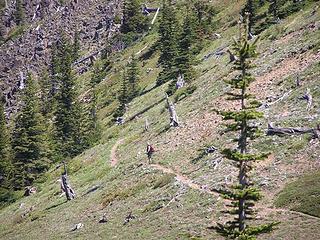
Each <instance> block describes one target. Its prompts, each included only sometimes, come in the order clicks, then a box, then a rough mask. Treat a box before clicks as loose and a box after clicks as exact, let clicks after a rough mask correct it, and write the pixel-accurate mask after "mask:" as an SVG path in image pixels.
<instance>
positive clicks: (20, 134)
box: [12, 75, 49, 189]
mask: <svg viewBox="0 0 320 240" xmlns="http://www.w3.org/2000/svg"><path fill="white" fill-rule="evenodd" d="M38 94H39V91H38V89H37V85H36V83H35V81H34V80H33V79H32V77H31V75H29V76H28V78H27V80H26V88H25V89H24V92H23V97H22V101H23V102H22V104H23V106H22V109H21V110H20V111H19V113H18V115H17V117H16V119H15V127H14V131H13V140H12V149H13V165H14V172H15V173H14V187H15V188H16V189H21V188H22V187H24V186H28V185H31V184H32V182H33V181H34V180H35V179H36V177H37V176H38V175H39V174H40V173H42V172H44V171H45V170H47V168H48V163H49V161H48V159H47V153H46V136H45V130H46V129H45V126H44V121H43V117H42V115H41V112H40V103H39V97H38V96H39V95H38Z"/></svg>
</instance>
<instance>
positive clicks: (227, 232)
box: [216, 22, 276, 240]
mask: <svg viewBox="0 0 320 240" xmlns="http://www.w3.org/2000/svg"><path fill="white" fill-rule="evenodd" d="M256 42H257V39H256V40H255V41H253V42H249V40H248V22H247V24H246V25H245V26H244V25H241V26H240V35H239V39H237V40H235V39H234V43H233V50H234V52H235V54H236V56H237V57H238V59H237V60H236V61H235V63H234V70H235V71H236V72H237V73H238V74H237V75H236V76H235V77H234V78H233V79H231V80H229V81H227V83H228V84H229V85H230V87H231V92H229V93H227V94H228V96H229V98H228V100H231V101H235V102H237V103H238V104H239V110H235V111H225V112H220V114H221V115H222V116H223V120H225V121H228V124H227V131H228V132H235V133H236V134H237V135H238V136H237V137H236V139H235V140H236V141H237V143H238V144H237V146H236V147H235V148H227V149H224V150H223V152H222V153H223V155H224V156H225V157H226V158H227V159H230V160H231V161H234V163H235V166H236V167H237V168H238V170H239V175H238V184H235V185H233V186H232V188H231V189H228V190H222V191H221V193H222V196H223V197H225V198H226V199H228V200H230V201H231V205H230V208H231V209H230V210H228V211H227V212H228V214H231V215H235V218H234V219H233V220H231V221H229V222H227V223H226V224H224V225H223V224H218V226H217V227H216V230H217V231H218V232H219V233H220V234H221V235H223V236H226V237H228V238H232V239H243V240H244V239H255V236H256V235H258V234H261V233H265V232H269V231H271V230H272V228H273V226H274V225H275V224H276V223H271V224H265V225H259V226H250V225H249V223H248V220H249V219H250V221H251V220H252V218H253V214H254V211H253V207H254V204H255V202H256V201H258V200H260V199H261V197H262V195H261V193H260V190H259V189H258V188H257V187H255V186H254V183H253V182H251V181H250V177H249V172H250V170H251V169H252V162H254V161H258V160H263V159H265V158H266V157H267V156H268V154H265V153H253V152H252V151H251V150H249V148H248V146H249V140H253V139H255V138H256V137H258V133H259V130H258V128H257V127H256V126H255V125H254V124H253V121H256V120H258V119H259V118H262V117H263V113H261V112H259V111H257V107H258V106H259V103H258V102H257V101H256V100H255V97H254V96H253V95H252V94H250V93H249V92H248V91H249V89H248V88H249V86H250V84H251V83H252V82H253V81H254V80H255V78H254V76H253V75H252V72H251V71H250V70H251V69H252V68H253V67H254V65H253V63H252V61H253V59H254V58H255V57H256V56H257V53H256ZM230 121H232V122H233V123H230ZM250 145H251V144H250Z"/></svg>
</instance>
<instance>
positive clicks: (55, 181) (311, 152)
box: [0, 0, 320, 240]
mask: <svg viewBox="0 0 320 240" xmlns="http://www.w3.org/2000/svg"><path fill="white" fill-rule="evenodd" d="M34 2H37V3H38V2H39V4H44V6H43V7H42V5H41V7H40V9H42V10H43V11H42V12H41V14H40V13H39V14H38V15H37V14H36V17H34V12H35V9H38V7H37V6H38V5H37V4H36V3H34ZM45 2H48V5H45ZM63 2H64V3H63ZM204 2H207V3H208V4H209V5H210V6H212V7H213V9H214V10H215V13H214V15H213V19H212V25H211V30H210V31H211V32H210V34H208V35H207V36H206V37H205V39H203V43H202V48H201V49H200V51H199V52H197V53H196V54H195V56H194V57H195V62H196V64H195V67H194V68H195V79H194V80H193V81H192V87H193V88H192V89H193V91H191V92H188V91H187V90H186V89H189V88H186V87H184V88H181V89H178V90H177V91H176V92H175V93H174V94H173V95H171V96H170V97H169V98H170V101H172V102H174V106H175V110H176V112H177V115H178V117H179V123H180V124H179V127H170V125H169V123H170V119H169V112H168V109H167V104H166V94H165V93H166V91H167V89H168V86H170V84H171V82H170V81H169V82H167V83H164V84H162V85H160V86H158V85H156V81H157V78H158V75H159V73H160V72H161V70H162V69H161V67H160V66H159V64H158V59H159V55H160V53H159V49H157V47H156V46H157V44H159V43H158V39H159V34H158V29H159V18H160V17H161V11H162V10H161V9H160V12H159V16H158V17H157V18H156V19H155V23H154V24H153V25H150V26H149V27H148V29H147V30H146V31H145V32H143V33H142V34H140V35H139V36H138V37H137V38H136V39H134V40H132V41H131V42H130V43H129V44H123V45H121V43H119V42H118V41H115V40H114V38H113V36H115V35H116V34H117V33H119V31H120V28H121V26H120V25H121V24H120V22H121V21H120V20H119V19H120V18H121V16H122V8H123V4H122V2H121V1H116V0H110V1H93V0H89V1H82V0H78V1H70V2H69V1H25V7H26V9H27V11H26V12H27V13H28V14H27V17H26V19H27V20H26V24H25V25H24V26H23V28H24V29H23V30H21V33H19V34H17V36H14V37H11V38H10V39H9V38H8V36H9V35H10V31H11V34H12V31H15V29H16V26H11V27H10V28H9V27H8V29H6V31H7V34H6V36H7V40H5V41H3V43H2V45H1V47H0V52H1V57H0V63H1V64H0V79H1V82H0V88H1V90H2V91H3V92H4V94H5V95H6V94H7V95H8V96H9V95H10V97H9V98H12V99H13V100H10V99H7V102H6V105H5V107H6V113H7V116H8V121H9V123H10V119H11V118H12V119H13V118H14V117H13V116H14V114H15V113H16V112H17V111H18V110H19V101H20V99H19V91H20V90H19V86H20V87H21V78H24V76H26V75H27V73H28V72H31V73H32V74H33V76H34V78H36V79H41V77H42V75H43V71H45V70H46V68H47V67H48V66H49V65H50V52H51V48H50V41H54V39H55V37H56V36H58V34H59V31H60V30H64V32H65V34H66V35H67V38H69V39H73V37H74V34H75V32H76V30H77V31H79V33H80V43H81V44H80V46H81V48H80V57H79V58H78V59H77V61H75V62H74V64H73V70H74V74H75V77H76V83H77V87H78V88H79V91H80V94H79V99H80V100H81V101H83V102H85V101H86V99H87V98H88V95H89V91H90V79H91V78H92V77H93V76H94V74H95V71H96V68H97V66H99V64H102V63H103V61H104V59H103V56H102V55H103V49H105V47H106V45H107V46H108V44H111V45H112V46H111V48H112V50H111V53H110V55H108V57H109V58H108V61H109V62H111V64H110V67H109V68H108V69H104V71H105V72H104V75H103V79H102V80H101V81H100V82H99V83H98V84H97V85H96V86H95V90H96V94H97V117H98V122H99V125H100V128H101V139H100V141H99V142H98V143H97V144H96V145H95V146H93V147H92V148H89V149H87V150H86V151H84V152H83V153H81V154H80V155H78V156H76V157H74V158H73V159H70V160H68V161H67V168H68V178H69V181H70V184H71V186H72V188H73V189H74V190H75V192H76V197H75V199H73V200H71V201H66V198H65V196H64V195H63V194H62V195H61V189H60V182H59V179H60V177H61V174H62V171H63V169H62V167H61V166H60V165H59V163H54V164H52V167H51V168H50V169H49V170H48V172H46V173H45V174H44V175H42V176H41V177H39V179H37V180H36V181H35V182H34V185H35V186H36V187H37V192H36V193H34V194H32V195H30V196H27V197H22V195H23V191H18V192H17V194H18V195H19V198H18V199H17V200H16V201H15V202H14V203H11V204H9V205H7V206H4V207H2V208H1V209H0V239H6V240H9V239H66V238H69V239H128V240H129V239H148V240H149V239H150V240H151V239H168V240H169V239H223V238H222V237H221V236H220V235H219V234H218V233H217V232H216V231H215V230H213V229H212V227H213V226H215V225H216V224H217V223H220V222H224V221H226V220H227V218H226V216H225V215H224V213H223V212H222V211H223V210H225V207H226V202H225V200H224V199H223V198H222V196H221V195H219V193H218V192H217V190H219V189H223V188H224V187H226V186H231V184H232V183H234V182H237V177H238V170H237V168H236V167H235V166H234V164H233V163H232V162H231V161H230V160H228V159H226V158H224V157H223V155H222V153H221V152H222V150H223V149H224V148H225V147H228V146H233V144H234V141H233V139H232V135H231V134H230V133H228V132H225V131H224V130H225V122H223V121H222V117H221V115H219V114H218V113H217V112H218V111H222V110H236V109H239V108H240V105H238V104H236V103H234V102H232V101H228V99H227V98H228V96H227V95H226V93H227V92H228V91H229V90H230V87H229V86H228V85H227V84H226V81H227V80H229V79H231V78H232V77H233V76H234V71H233V64H232V63H229V62H230V58H229V55H228V53H227V50H228V49H231V45H232V43H233V40H232V39H233V37H238V34H239V33H238V31H239V25H238V21H239V13H240V12H241V10H242V9H243V7H244V5H245V2H246V1H244V0H239V1H232V0H223V1H222V0H221V1H219V0H214V1H204ZM257 2H258V1H257ZM260 2H262V4H261V6H259V8H258V9H257V15H258V17H257V22H256V28H255V31H256V34H254V36H253V38H254V39H256V38H257V36H259V40H258V43H257V52H258V53H259V55H258V57H257V58H256V60H255V62H254V64H255V68H254V69H253V74H254V76H255V77H256V81H255V82H254V83H253V84H252V85H251V86H250V91H251V93H253V94H255V95H256V96H257V99H258V100H259V101H260V102H261V105H260V107H259V110H260V111H261V112H263V113H264V117H263V118H262V119H259V120H258V121H256V122H255V124H256V125H257V126H260V127H261V128H262V130H263V131H262V132H261V136H262V137H261V138H259V139H257V140H254V141H253V142H251V143H250V145H249V147H250V148H253V149H254V150H255V151H263V152H269V153H270V155H269V156H268V158H267V159H266V160H264V161H257V162H256V163H254V166H253V171H252V179H253V182H254V183H256V184H257V186H259V188H260V189H261V192H262V193H263V198H262V199H261V201H259V202H258V204H257V206H256V210H257V216H256V218H257V220H255V221H256V222H258V223H260V222H261V223H265V222H273V221H280V224H279V225H277V226H276V228H275V230H274V231H272V232H271V233H268V234H263V235H261V236H259V238H258V239H288V240H289V239H290V240H291V239H310V240H312V239H319V238H320V219H319V218H320V190H319V189H320V158H319V156H320V148H319V140H320V138H319V135H318V137H314V136H313V134H310V133H306V134H292V133H293V132H294V130H292V129H298V130H301V129H315V130H314V131H315V132H317V131H316V130H319V116H320V85H319V81H320V10H319V6H320V2H319V1H315V0H313V1H312V0H305V1H300V2H302V3H299V4H301V5H299V6H300V8H299V9H298V10H295V9H292V8H291V5H290V4H291V2H299V1H285V2H290V4H289V3H286V4H284V5H282V6H281V7H280V10H281V11H280V13H281V15H280V17H279V21H277V22H276V23H272V24H269V25H267V26H265V25H264V23H265V22H266V21H267V20H266V18H267V16H266V12H267V11H268V7H269V2H268V1H260ZM146 4H147V6H148V7H152V8H158V7H161V6H162V5H161V4H162V1H155V0H154V1H150V2H147V3H146ZM188 4H190V3H189V1H175V3H174V7H175V9H176V11H177V18H178V21H179V22H182V21H183V19H184V17H186V13H187V10H188ZM58 9H61V10H58ZM9 10H10V9H9ZM9 10H7V11H9ZM154 16H155V13H154V12H152V13H150V14H149V15H148V16H147V21H148V22H151V21H152V20H153V18H154ZM3 18H5V17H3ZM118 21H119V22H118ZM75 29H76V30H75ZM37 33H38V34H40V35H41V40H39V39H38V38H37ZM37 39H38V40H37ZM39 41H40V42H41V46H42V47H39V46H38V43H39V44H40V42H39ZM90 57H91V58H90ZM132 58H136V59H137V60H138V61H137V69H138V72H139V82H138V85H139V94H137V96H136V97H134V98H133V99H132V100H131V101H130V102H129V103H128V104H126V106H125V113H124V115H123V121H124V122H123V124H117V123H116V121H115V115H114V114H115V112H116V111H117V109H119V105H120V103H119V95H120V94H121V91H122V87H123V86H122V79H123V75H124V74H126V73H127V71H128V70H127V67H128V65H129V64H130V63H131V61H132ZM39 81H40V80H39ZM13 89H16V90H13ZM12 91H13V92H14V93H13V94H9V93H12ZM306 94H308V95H309V96H310V95H311V96H312V100H311V103H310V101H307V100H306V98H305V97H304V96H305V95H306ZM12 95H13V96H12ZM9 113H10V114H9ZM10 116H11V118H10ZM120 120H121V119H120ZM118 121H119V119H118ZM146 122H147V123H148V124H147V125H148V127H147V130H146V129H145V128H146V126H145V125H146ZM268 126H269V127H268ZM271 127H274V128H282V130H285V129H286V128H290V130H289V133H288V132H287V134H267V132H268V130H269V131H270V128H271ZM290 131H291V132H290ZM298 132H299V131H298ZM312 133H313V132H312ZM148 143H149V144H151V145H152V146H153V147H154V149H155V152H154V154H153V157H152V159H151V163H149V162H148V157H147V155H146V148H147V144H148ZM209 147H213V148H214V151H211V152H210V153H207V152H206V151H205V150H207V149H208V148H209ZM57 166H60V168H59V167H57ZM80 223H81V224H80ZM76 224H80V225H81V226H80V225H78V227H79V226H80V227H79V229H76V230H74V228H75V226H76Z"/></svg>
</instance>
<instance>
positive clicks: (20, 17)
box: [14, 0, 25, 25]
mask: <svg viewBox="0 0 320 240" xmlns="http://www.w3.org/2000/svg"><path fill="white" fill-rule="evenodd" d="M14 17H15V20H16V24H17V25H23V24H24V21H25V16H24V8H23V1H22V0H16V9H15V12H14Z"/></svg>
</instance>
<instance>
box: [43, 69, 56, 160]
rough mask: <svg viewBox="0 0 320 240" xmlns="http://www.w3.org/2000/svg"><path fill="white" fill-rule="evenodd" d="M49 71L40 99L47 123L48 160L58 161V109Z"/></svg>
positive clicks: (45, 72)
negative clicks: (55, 122) (56, 124)
mask: <svg viewBox="0 0 320 240" xmlns="http://www.w3.org/2000/svg"><path fill="white" fill-rule="evenodd" d="M50 80H51V79H50V77H49V74H48V71H44V72H43V77H42V78H41V80H40V89H41V91H40V92H41V94H40V99H41V106H40V108H41V114H42V116H43V118H44V120H45V122H46V125H45V126H46V142H47V154H48V158H49V159H51V160H52V161H56V160H57V158H58V152H59V149H57V143H56V139H55V136H56V128H55V124H54V119H55V116H54V113H55V111H56V107H57V101H56V98H55V97H54V96H53V95H52V83H51V81H50Z"/></svg>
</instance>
